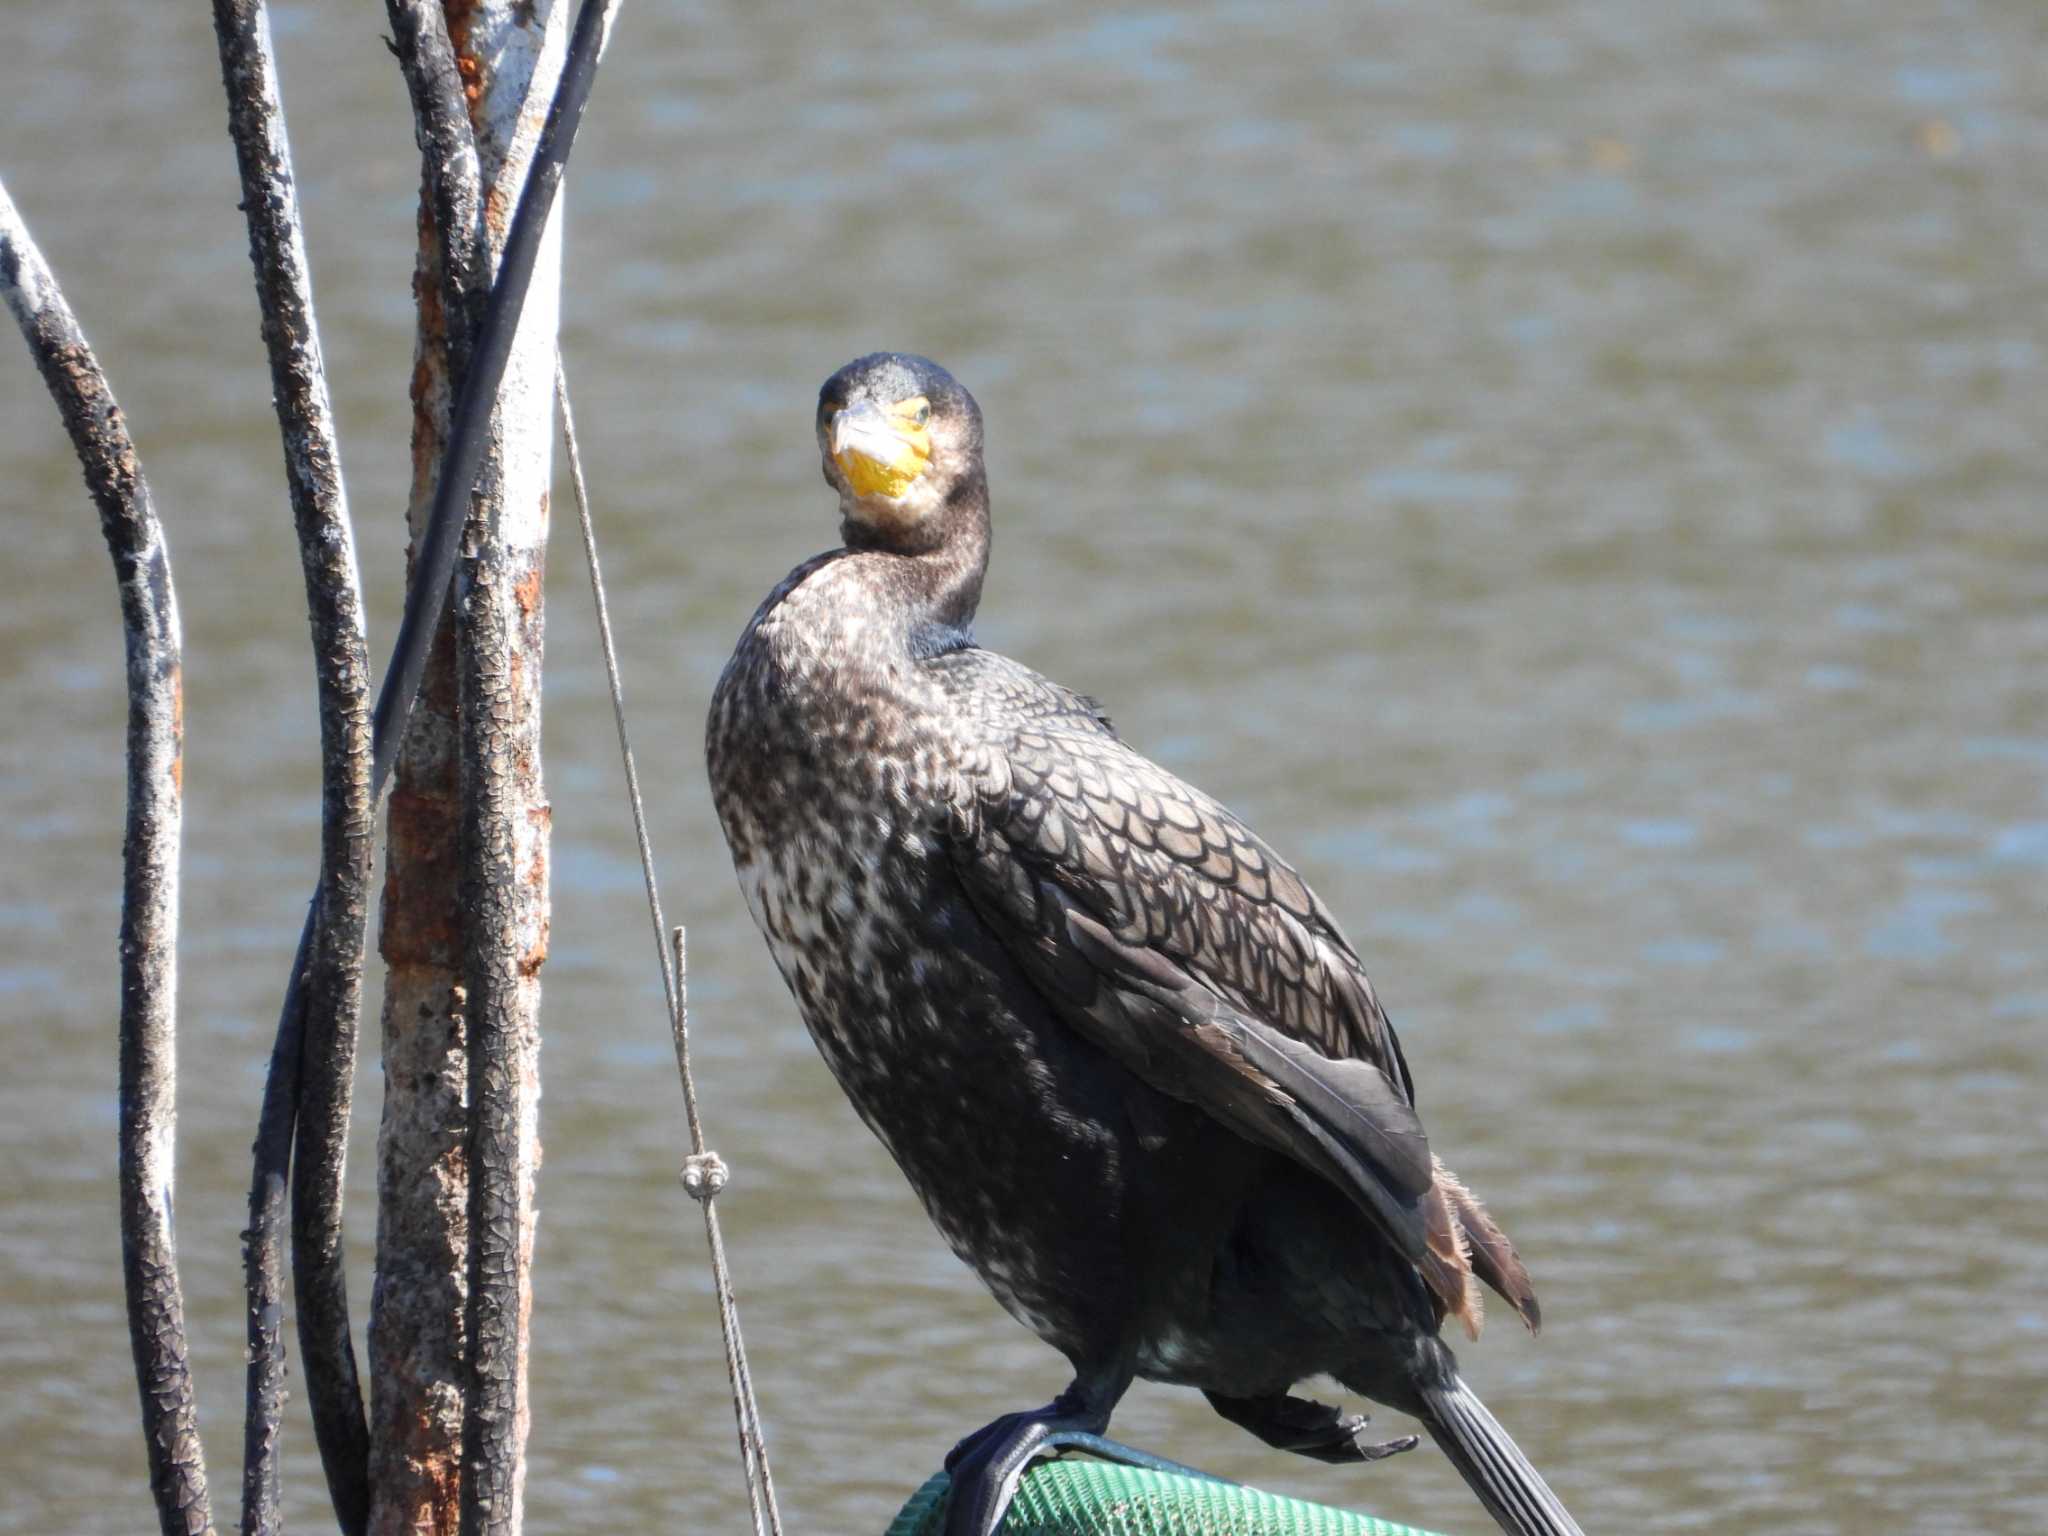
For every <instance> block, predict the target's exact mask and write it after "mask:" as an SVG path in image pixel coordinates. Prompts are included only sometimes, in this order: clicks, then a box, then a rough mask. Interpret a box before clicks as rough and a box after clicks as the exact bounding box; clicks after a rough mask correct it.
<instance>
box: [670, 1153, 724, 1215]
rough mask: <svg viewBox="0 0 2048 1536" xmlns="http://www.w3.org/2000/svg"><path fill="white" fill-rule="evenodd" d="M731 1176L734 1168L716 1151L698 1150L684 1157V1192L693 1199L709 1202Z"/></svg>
mask: <svg viewBox="0 0 2048 1536" xmlns="http://www.w3.org/2000/svg"><path fill="white" fill-rule="evenodd" d="M731 1177H732V1170H731V1169H730V1168H728V1167H726V1165H725V1159H724V1158H722V1157H720V1156H719V1155H718V1154H717V1153H716V1152H698V1153H694V1154H693V1155H691V1156H689V1157H686V1158H684V1159H683V1172H682V1180H683V1193H684V1194H686V1195H688V1196H689V1197H690V1198H691V1199H692V1200H695V1201H698V1202H700V1203H703V1204H708V1203H709V1202H710V1200H711V1198H712V1196H714V1195H716V1194H717V1193H718V1192H719V1191H720V1190H721V1189H723V1188H725V1183H726V1180H727V1179H729V1178H731Z"/></svg>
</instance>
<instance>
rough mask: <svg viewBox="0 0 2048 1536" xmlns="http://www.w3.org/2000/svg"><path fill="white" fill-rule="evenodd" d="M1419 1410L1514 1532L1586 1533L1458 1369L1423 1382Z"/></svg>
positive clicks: (1516, 1535) (1523, 1535)
mask: <svg viewBox="0 0 2048 1536" xmlns="http://www.w3.org/2000/svg"><path fill="white" fill-rule="evenodd" d="M1419 1390H1420V1392H1421V1395H1422V1406H1423V1411H1422V1413H1421V1414H1420V1418H1421V1419H1422V1422H1423V1424H1424V1425H1425V1426H1426V1427H1427V1428H1428V1430H1429V1434H1430V1438H1431V1439H1433V1440H1435V1441H1436V1443H1437V1445H1438V1447H1439V1448H1441V1449H1442V1451H1443V1453H1444V1454H1445V1455H1446V1456H1448V1457H1450V1459H1451V1464H1452V1465H1453V1466H1455V1467H1456V1468H1457V1469H1458V1474H1459V1476H1461V1477H1463V1478H1464V1479H1465V1481H1466V1482H1467V1483H1469V1484H1470V1485H1471V1488H1472V1491H1473V1492H1474V1493H1475V1494H1477V1495H1478V1496H1479V1502H1480V1503H1482V1504H1484V1505H1485V1506H1486V1512H1487V1513H1488V1514H1490V1515H1492V1516H1493V1518H1494V1519H1495V1520H1496V1521H1498V1522H1499V1523H1500V1528H1501V1529H1502V1530H1504V1531H1506V1532H1508V1533H1509V1536H1584V1533H1583V1532H1582V1531H1580V1529H1579V1526H1578V1522H1577V1521H1575V1520H1574V1519H1572V1517H1571V1515H1570V1514H1569V1513H1568V1512H1567V1511H1566V1509H1565V1507H1564V1505H1563V1504H1562V1503H1560V1502H1559V1501H1558V1497H1557V1495H1556V1494H1554V1493H1552V1492H1551V1491H1550V1485H1549V1484H1548V1483H1546V1482H1544V1481H1543V1474H1542V1473H1540V1472H1538V1471H1537V1470H1536V1469H1535V1468H1534V1467H1533V1466H1531V1465H1530V1464H1529V1458H1528V1457H1526V1456H1524V1455H1523V1454H1522V1452H1521V1448H1520V1447H1519V1446H1517V1445H1516V1444H1515V1442H1514V1441H1513V1440H1512V1439H1510V1438H1509V1437H1508V1432H1507V1431H1506V1430H1505V1429H1502V1428H1501V1427H1500V1421H1499V1420H1498V1419H1496V1418H1495V1417H1494V1416H1493V1415H1492V1414H1490V1413H1488V1412H1487V1411H1486V1404H1484V1403H1482V1402H1480V1401H1479V1397H1478V1395H1477V1394H1476V1393H1474V1392H1473V1390H1472V1389H1471V1388H1470V1387H1468V1386H1466V1385H1465V1383H1464V1382H1463V1381H1461V1380H1460V1379H1459V1378H1458V1376H1457V1373H1456V1372H1451V1373H1449V1374H1448V1375H1447V1376H1446V1377H1445V1378H1444V1380H1443V1381H1442V1383H1441V1384H1440V1385H1435V1386H1421V1387H1419Z"/></svg>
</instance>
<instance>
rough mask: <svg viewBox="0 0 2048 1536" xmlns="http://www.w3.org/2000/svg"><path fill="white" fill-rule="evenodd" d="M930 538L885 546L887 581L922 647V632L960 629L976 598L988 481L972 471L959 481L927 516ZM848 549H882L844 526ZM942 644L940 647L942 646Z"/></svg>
mask: <svg viewBox="0 0 2048 1536" xmlns="http://www.w3.org/2000/svg"><path fill="white" fill-rule="evenodd" d="M929 521H930V525H931V526H930V543H929V544H928V545H927V546H926V547H924V548H914V549H904V548H902V547H900V546H898V547H896V548H893V549H888V553H889V555H890V557H891V558H890V565H891V567H892V569H891V571H890V576H891V578H892V580H891V585H892V586H894V587H895V588H896V591H897V594H898V597H899V600H900V601H901V602H902V604H903V607H904V610H905V612H904V617H905V618H906V619H908V620H909V625H910V631H911V637H912V643H913V645H914V646H918V647H919V648H922V643H923V640H924V638H925V637H929V636H931V635H933V634H937V635H938V636H940V637H941V638H943V637H944V636H946V635H947V634H949V633H958V634H960V635H963V636H964V635H965V633H966V632H967V629H968V627H969V626H970V625H971V624H972V623H973V622H974V610H975V609H976V608H977V607H978V606H979V605H980V603H981V583H982V578H983V577H984V576H986V575H987V574H988V549H989V515H988V481H987V479H986V478H985V477H984V476H982V475H980V474H976V475H975V476H974V477H973V478H972V479H969V480H964V481H962V482H961V483H960V484H959V485H958V486H956V487H954V489H953V492H952V494H951V495H949V496H948V497H947V498H946V504H945V506H944V507H943V508H942V509H941V510H940V511H939V513H938V514H937V515H936V516H935V517H933V518H931V519H930V520H929ZM846 534H847V541H846V542H847V548H848V549H850V550H856V551H864V550H877V551H880V550H883V549H885V548H887V546H884V545H882V544H880V543H879V542H877V541H874V540H871V539H868V538H864V537H863V536H862V532H861V530H860V529H859V528H857V527H855V526H853V525H849V526H848V527H847V529H846ZM941 648H943V647H941Z"/></svg>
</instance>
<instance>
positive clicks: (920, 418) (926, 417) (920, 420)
mask: <svg viewBox="0 0 2048 1536" xmlns="http://www.w3.org/2000/svg"><path fill="white" fill-rule="evenodd" d="M910 419H911V420H912V421H914V422H916V423H917V424H918V425H919V426H920V427H921V426H923V425H924V424H925V423H926V422H928V421H930V420H931V419H932V408H931V407H930V406H928V405H920V406H919V407H918V408H917V414H916V415H915V416H913V417H911V418H910Z"/></svg>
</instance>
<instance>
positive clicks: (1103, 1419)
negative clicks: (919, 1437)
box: [945, 1383, 1219, 1536]
mask: <svg viewBox="0 0 2048 1536" xmlns="http://www.w3.org/2000/svg"><path fill="white" fill-rule="evenodd" d="M1108 1427H1109V1410H1108V1408H1107V1407H1102V1406H1098V1405H1097V1404H1093V1403H1091V1402H1089V1401H1088V1400H1087V1398H1086V1397H1085V1396H1084V1395H1083V1394H1082V1392H1081V1391H1080V1390H1079V1384H1078V1383H1077V1384H1076V1385H1075V1386H1073V1387H1069V1388H1068V1389H1067V1390H1066V1391H1065V1392H1063V1393H1061V1394H1060V1396H1059V1397H1058V1398H1057V1399H1055V1400H1054V1401H1052V1402H1050V1403H1047V1404H1046V1405H1045V1406H1044V1407H1043V1408H1037V1409H1033V1410H1031V1411H1030V1412H1027V1413H1006V1414H1004V1415H1003V1416H1002V1417H1001V1418H999V1419H997V1420H995V1421H994V1422H993V1423H990V1424H986V1425H983V1426H982V1427H981V1428H980V1429H977V1430H976V1431H975V1432H974V1433H973V1434H971V1435H969V1436H967V1438H966V1439H964V1440H962V1441H961V1442H960V1443H959V1444H958V1445H956V1446H954V1447H953V1449H952V1450H951V1451H950V1452H948V1453H947V1456H946V1470H947V1471H948V1472H949V1473H951V1474H952V1491H951V1492H950V1493H949V1494H948V1495H947V1503H946V1521H945V1536H994V1533H995V1531H996V1530H997V1529H998V1528H999V1527H1000V1526H1001V1525H1002V1523H1003V1516H1004V1515H1006V1514H1007V1513H1009V1509H1010V1501H1011V1500H1013V1499H1014V1498H1016V1496H1017V1485H1018V1483H1019V1482H1021V1481H1022V1480H1023V1477H1024V1472H1025V1469H1026V1468H1027V1467H1029V1466H1030V1465H1031V1463H1032V1462H1034V1461H1036V1460H1038V1459H1039V1458H1040V1457H1041V1456H1053V1455H1057V1454H1059V1453H1060V1452H1061V1451H1070V1450H1071V1451H1080V1452H1083V1453H1084V1454H1086V1455H1089V1456H1094V1457H1097V1458H1099V1459H1101V1460H1103V1461H1115V1462H1121V1463H1123V1464H1124V1465H1126V1466H1132V1467H1144V1468H1147V1469H1148V1470H1150V1471H1154V1472H1171V1473H1176V1474H1178V1475H1180V1476H1182V1477H1200V1478H1208V1479H1210V1480H1211V1481H1219V1479H1216V1478H1214V1477H1213V1475H1212V1474H1210V1473H1207V1472H1202V1471H1198V1470H1197V1469H1195V1468H1193V1467H1185V1466H1182V1465H1181V1464H1180V1463H1179V1462H1177V1461H1168V1460H1167V1459H1166V1458H1165V1457H1163V1456H1154V1455H1153V1454H1152V1453H1151V1452H1150V1451H1141V1450H1139V1449H1137V1448H1136V1447H1135V1446H1129V1445H1125V1444H1123V1443H1122V1442H1120V1441H1116V1440H1111V1439H1108V1438H1106V1437H1105V1436H1104V1435H1103V1433H1102V1431H1103V1430H1105V1429H1107V1428H1108Z"/></svg>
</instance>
